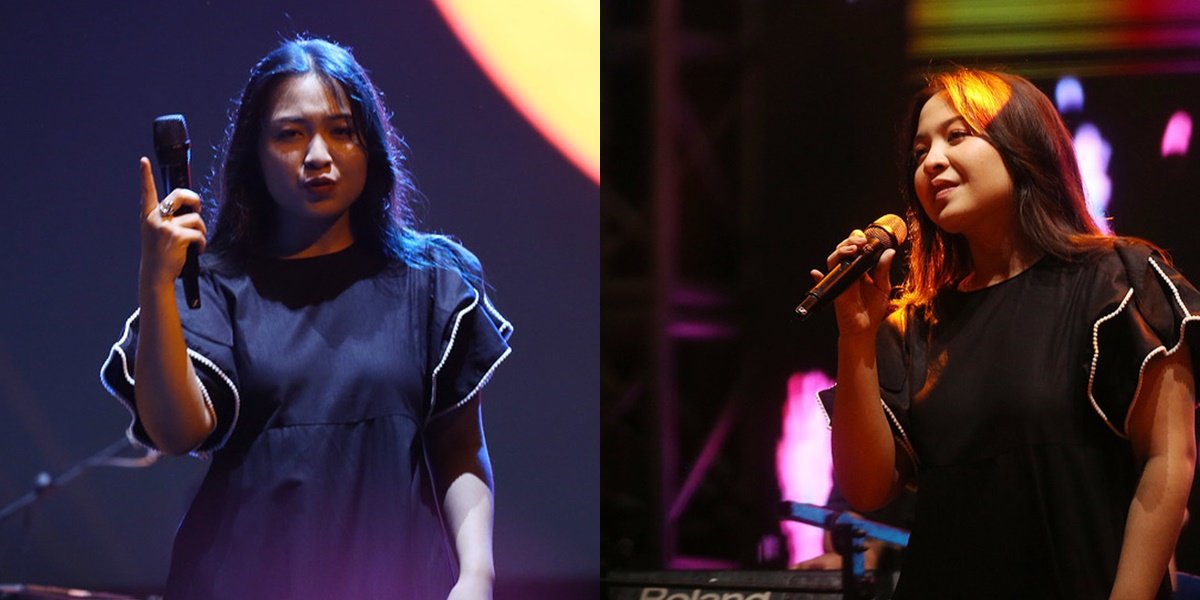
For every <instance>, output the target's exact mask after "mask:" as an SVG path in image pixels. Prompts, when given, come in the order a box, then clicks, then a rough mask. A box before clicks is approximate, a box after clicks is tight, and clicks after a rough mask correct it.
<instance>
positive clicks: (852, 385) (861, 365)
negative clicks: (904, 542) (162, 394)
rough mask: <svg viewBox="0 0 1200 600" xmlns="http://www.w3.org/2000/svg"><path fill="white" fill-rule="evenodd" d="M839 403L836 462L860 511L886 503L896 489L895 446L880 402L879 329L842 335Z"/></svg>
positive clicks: (839, 475)
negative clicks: (876, 350)
mask: <svg viewBox="0 0 1200 600" xmlns="http://www.w3.org/2000/svg"><path fill="white" fill-rule="evenodd" d="M837 381H838V387H837V401H836V402H835V403H834V407H833V415H832V417H831V421H832V425H833V431H832V436H831V437H832V446H833V466H834V473H835V477H836V478H837V481H838V485H839V486H840V487H841V488H842V492H843V494H844V495H845V497H846V500H848V501H849V502H850V504H851V505H853V506H854V507H855V508H856V509H858V510H861V511H870V510H874V509H876V508H879V507H880V506H883V505H884V504H886V503H887V501H888V500H889V499H890V498H891V497H892V495H893V493H894V491H895V489H896V488H897V482H896V477H895V473H896V446H895V442H894V441H893V439H892V432H891V428H890V427H889V426H888V423H887V417H885V416H884V414H883V408H882V407H881V406H880V404H879V376H878V372H877V370H876V366H875V335H874V333H873V332H872V333H869V334H863V335H858V336H853V337H849V336H843V337H841V338H838V374H837Z"/></svg>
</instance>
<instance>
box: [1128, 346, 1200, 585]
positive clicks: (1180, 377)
mask: <svg viewBox="0 0 1200 600" xmlns="http://www.w3.org/2000/svg"><path fill="white" fill-rule="evenodd" d="M1191 364H1192V362H1191V353H1190V352H1189V351H1188V347H1187V346H1186V345H1184V346H1182V347H1181V348H1180V349H1179V351H1177V352H1175V354H1173V355H1171V356H1165V357H1156V358H1155V359H1153V360H1151V361H1150V364H1149V365H1147V366H1146V371H1145V374H1144V378H1143V381H1142V387H1141V390H1140V391H1139V392H1138V397H1137V399H1136V401H1135V403H1134V406H1133V412H1132V414H1131V415H1130V419H1129V439H1130V441H1131V442H1132V445H1133V452H1134V455H1135V456H1136V457H1137V459H1138V461H1139V462H1141V463H1142V474H1141V478H1140V479H1139V481H1138V486H1137V490H1136V492H1135V494H1134V497H1133V501H1132V502H1131V503H1130V505H1129V516H1128V517H1127V518H1126V521H1125V540H1124V542H1123V543H1122V545H1121V559H1120V562H1119V563H1118V564H1117V578H1116V582H1115V583H1114V585H1113V590H1112V595H1111V598H1113V599H1114V600H1116V599H1121V600H1125V599H1136V598H1153V597H1154V595H1155V593H1156V592H1157V591H1158V587H1159V584H1160V583H1161V582H1162V579H1163V576H1164V575H1165V574H1166V573H1167V564H1168V562H1169V561H1170V560H1171V555H1172V553H1173V552H1174V550H1175V542H1176V540H1178V538H1179V530H1180V528H1181V527H1182V526H1183V518H1184V510H1185V508H1186V506H1187V499H1188V493H1189V491H1190V490H1191V486H1192V473H1193V472H1194V470H1195V467H1196V434H1195V424H1194V420H1193V419H1194V415H1193V411H1194V407H1195V400H1194V398H1195V380H1194V374H1193V373H1192V367H1191Z"/></svg>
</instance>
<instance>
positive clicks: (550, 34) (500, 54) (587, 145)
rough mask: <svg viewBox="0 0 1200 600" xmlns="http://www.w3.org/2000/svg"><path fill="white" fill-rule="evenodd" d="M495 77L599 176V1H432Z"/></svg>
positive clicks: (507, 93)
mask: <svg viewBox="0 0 1200 600" xmlns="http://www.w3.org/2000/svg"><path fill="white" fill-rule="evenodd" d="M434 4H436V5H437V7H438V9H439V10H440V11H441V13H442V16H443V17H444V18H445V19H446V21H447V22H448V23H449V24H450V27H451V29H453V30H454V33H455V34H456V35H457V36H458V38H459V40H461V41H462V43H463V45H464V46H466V47H467V49H468V50H469V51H470V53H471V56H473V57H474V58H475V61H476V62H478V63H479V64H480V66H482V67H483V70H484V72H485V73H487V75H488V77H489V78H491V80H492V82H493V83H495V84H496V86H497V87H499V88H500V90H501V91H503V92H504V94H505V96H507V97H508V98H509V100H510V101H511V102H512V103H513V104H514V105H515V106H516V107H517V109H518V110H520V111H521V114H523V115H525V118H526V119H529V121H530V122H531V123H533V124H534V126H535V127H537V129H538V130H539V131H541V132H542V135H544V136H546V137H547V138H548V139H549V140H550V141H551V143H553V144H554V145H555V147H557V148H558V149H559V150H560V151H561V152H562V153H563V154H565V155H566V156H567V158H568V159H570V160H571V162H573V163H574V164H575V165H576V166H577V167H579V168H580V169H581V170H583V172H584V173H586V174H587V175H588V177H591V178H592V180H593V181H595V182H597V183H599V181H600V3H599V2H597V1H596V0H506V1H505V2H493V1H479V0H434Z"/></svg>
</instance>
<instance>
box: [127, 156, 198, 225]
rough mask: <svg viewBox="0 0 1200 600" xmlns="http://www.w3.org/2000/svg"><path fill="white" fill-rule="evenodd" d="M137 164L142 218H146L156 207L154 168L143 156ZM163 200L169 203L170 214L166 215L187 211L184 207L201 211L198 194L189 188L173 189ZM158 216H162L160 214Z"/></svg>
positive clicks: (156, 189) (156, 187)
mask: <svg viewBox="0 0 1200 600" xmlns="http://www.w3.org/2000/svg"><path fill="white" fill-rule="evenodd" d="M138 165H139V167H140V168H141V173H142V218H143V219H146V218H147V217H149V216H150V214H151V212H153V211H155V210H156V209H158V206H159V200H158V186H157V185H155V183H154V169H153V168H152V167H151V166H150V159H148V158H146V157H145V156H143V157H142V158H141V159H140V160H139V161H138ZM162 201H163V202H168V201H169V202H170V203H171V207H172V208H171V214H170V215H166V216H174V215H175V214H177V213H179V212H181V211H182V212H187V210H184V209H191V211H192V212H200V211H201V208H202V206H201V202H200V195H199V194H197V193H196V192H193V191H192V190H189V189H183V188H179V189H174V190H171V193H170V194H167V197H166V198H163V199H162ZM160 216H163V215H161V214H160Z"/></svg>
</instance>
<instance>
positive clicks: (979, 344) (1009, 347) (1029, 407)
mask: <svg viewBox="0 0 1200 600" xmlns="http://www.w3.org/2000/svg"><path fill="white" fill-rule="evenodd" d="M936 314H937V320H936V324H935V325H933V326H929V325H928V324H927V323H926V322H925V321H923V320H921V319H918V318H916V317H914V316H911V314H910V316H909V318H907V319H896V318H894V317H895V316H893V318H892V319H889V321H888V324H887V325H886V326H885V327H883V328H881V331H880V337H879V343H878V371H879V383H880V388H881V391H882V396H883V401H884V405H885V406H886V408H887V409H888V410H887V416H888V419H889V421H891V423H892V428H893V433H894V434H895V436H896V438H897V440H898V442H899V445H900V446H901V447H902V448H904V450H905V451H906V452H908V453H909V455H910V458H911V460H912V461H913V463H914V464H915V465H916V471H917V474H916V485H917V510H916V519H915V522H914V524H913V531H912V537H911V540H910V543H909V547H908V549H907V551H906V553H905V558H904V564H903V565H902V567H901V574H900V581H899V584H898V586H897V589H896V596H895V597H896V598H900V599H913V598H920V599H925V598H1062V599H1089V598H1108V594H1109V591H1110V590H1111V588H1112V584H1113V581H1114V579H1115V577H1116V569H1117V561H1118V558H1119V557H1120V552H1121V543H1122V539H1123V535H1124V527H1125V520H1126V515H1127V513H1128V511H1129V505H1130V502H1131V500H1132V498H1133V494H1134V491H1135V489H1136V486H1137V482H1138V477H1139V473H1140V471H1139V468H1138V466H1137V464H1136V461H1135V459H1134V457H1133V451H1132V449H1131V446H1130V443H1129V440H1128V438H1127V432H1126V419H1127V417H1128V415H1129V412H1130V408H1131V402H1132V400H1133V398H1134V395H1135V390H1136V387H1137V385H1138V381H1139V376H1140V374H1141V370H1142V368H1143V361H1144V360H1145V359H1146V358H1147V357H1148V356H1150V355H1151V354H1161V353H1167V352H1172V351H1174V350H1176V349H1178V348H1179V347H1180V345H1181V344H1182V343H1183V336H1184V333H1185V330H1186V329H1188V328H1189V325H1190V324H1191V323H1194V322H1196V320H1200V316H1194V315H1200V293H1197V291H1196V290H1195V289H1194V288H1193V287H1192V286H1191V285H1190V284H1189V283H1188V282H1187V281H1186V280H1184V279H1183V277H1182V276H1181V275H1179V274H1178V273H1177V272H1176V271H1175V270H1174V269H1172V268H1171V267H1170V266H1168V265H1166V264H1165V262H1164V261H1162V260H1161V259H1160V258H1159V257H1157V256H1152V254H1151V251H1150V249H1149V248H1148V247H1146V246H1144V245H1135V244H1127V243H1125V242H1118V244H1117V247H1116V248H1115V249H1114V250H1113V251H1111V252H1107V253H1105V254H1104V255H1103V256H1101V257H1097V258H1094V259H1090V260H1083V261H1079V262H1075V263H1067V262H1064V261H1060V260H1057V259H1055V258H1053V257H1046V258H1043V259H1042V260H1040V261H1039V262H1038V263H1036V264H1035V265H1033V266H1032V267H1030V268H1029V269H1028V270H1026V271H1024V272H1023V273H1021V274H1019V275H1017V276H1015V277H1013V278H1012V279H1009V280H1007V281H1004V282H1002V283H1000V284H997V285H994V286H991V287H988V288H984V289H981V290H977V291H972V292H957V291H950V292H946V293H944V294H942V295H941V296H940V297H939V298H938V300H937V304H936ZM1189 333H1190V335H1188V336H1187V337H1188V339H1187V343H1188V344H1189V348H1190V349H1191V352H1192V356H1193V357H1194V358H1195V357H1200V352H1198V351H1197V345H1196V334H1197V333H1198V332H1195V331H1192V332H1189ZM1193 371H1194V372H1195V365H1193ZM1159 597H1162V598H1167V597H1170V587H1169V585H1167V583H1166V582H1165V580H1164V583H1163V584H1162V587H1161V588H1160V594H1159Z"/></svg>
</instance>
